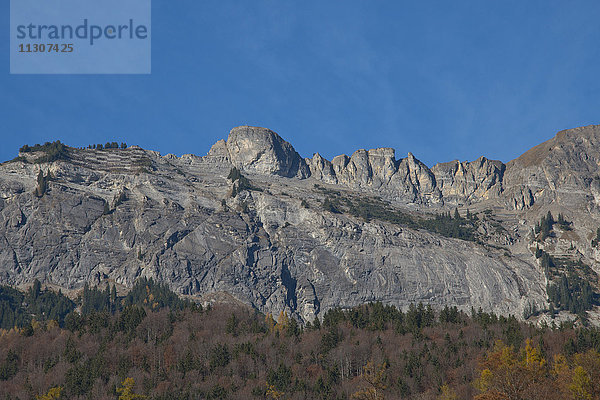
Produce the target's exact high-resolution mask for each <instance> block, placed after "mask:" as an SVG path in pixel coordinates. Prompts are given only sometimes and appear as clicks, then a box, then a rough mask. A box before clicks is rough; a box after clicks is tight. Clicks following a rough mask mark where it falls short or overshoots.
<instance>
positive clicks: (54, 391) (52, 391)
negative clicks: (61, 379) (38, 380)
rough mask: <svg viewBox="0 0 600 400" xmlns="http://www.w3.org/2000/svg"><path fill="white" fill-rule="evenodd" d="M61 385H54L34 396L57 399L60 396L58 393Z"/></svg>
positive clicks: (49, 399)
mask: <svg viewBox="0 0 600 400" xmlns="http://www.w3.org/2000/svg"><path fill="white" fill-rule="evenodd" d="M62 389H63V388H62V387H60V386H56V387H53V388H51V389H50V390H48V393H46V394H43V395H41V396H35V398H36V399H37V400H57V399H59V398H60V394H61V392H62Z"/></svg>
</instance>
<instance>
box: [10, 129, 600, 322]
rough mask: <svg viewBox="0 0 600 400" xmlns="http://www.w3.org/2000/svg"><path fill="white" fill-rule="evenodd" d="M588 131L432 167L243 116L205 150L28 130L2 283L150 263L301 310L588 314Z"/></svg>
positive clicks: (594, 285) (103, 273) (592, 254)
mask: <svg viewBox="0 0 600 400" xmlns="http://www.w3.org/2000/svg"><path fill="white" fill-rule="evenodd" d="M599 142H600V126H588V127H583V128H577V129H572V130H567V131H562V132H559V133H558V134H557V135H556V137H554V138H553V139H551V140H549V141H547V142H545V143H542V144H540V145H538V146H536V147H534V148H533V149H531V150H529V151H528V152H526V153H525V154H523V155H522V156H520V157H519V158H517V159H515V160H513V161H510V162H508V163H507V164H504V163H502V162H500V161H494V160H488V159H486V158H484V157H480V158H479V159H477V160H475V161H472V162H459V161H452V162H447V163H442V164H437V165H435V166H433V167H432V168H429V167H427V166H426V165H425V164H423V163H422V162H420V161H419V160H418V159H417V158H415V156H414V155H413V154H411V153H408V155H407V156H406V157H405V158H400V159H396V155H395V151H394V150H393V149H390V148H381V149H373V150H357V151H356V152H355V153H354V154H352V155H351V156H346V155H340V156H337V157H335V158H334V159H333V160H331V161H329V160H326V159H325V158H323V157H322V156H320V155H319V154H318V153H316V154H315V155H314V156H313V157H312V158H302V157H301V156H300V155H299V154H298V153H297V152H296V151H295V150H294V148H293V146H292V145H291V144H290V143H288V142H286V141H285V140H283V139H282V138H281V137H280V136H279V135H278V134H276V133H275V132H273V131H271V130H269V129H265V128H257V127H248V126H242V127H237V128H234V129H232V130H231V132H230V133H229V137H228V138H227V140H220V141H218V142H217V143H215V145H214V146H213V147H212V148H211V149H210V151H209V153H208V155H206V156H204V157H199V156H195V155H191V154H188V155H183V156H182V157H176V156H174V155H171V154H168V155H165V156H161V155H160V154H159V153H157V152H155V151H149V150H144V149H142V148H139V147H137V146H131V147H127V148H117V147H118V146H109V148H103V149H91V148H88V149H77V148H71V147H67V146H64V145H62V144H60V143H59V142H55V143H47V144H45V145H36V146H32V147H29V146H24V147H23V148H22V149H21V152H20V153H19V157H17V158H16V159H15V160H12V161H9V162H5V163H3V164H2V165H0V282H1V283H4V284H10V285H16V286H23V285H27V284H30V283H31V282H32V281H33V280H34V279H36V278H37V279H39V280H40V281H42V282H43V283H45V284H46V285H50V286H52V287H60V288H62V289H63V290H65V291H69V290H72V291H73V290H78V289H81V288H82V287H83V285H84V283H86V282H88V283H90V284H91V285H100V286H102V287H104V285H105V284H106V283H107V282H111V283H112V282H114V283H116V284H118V285H119V286H120V287H121V288H127V287H131V286H132V285H133V283H134V282H135V280H136V279H137V278H139V277H148V278H149V277H152V278H154V279H157V280H159V281H163V282H166V283H168V285H169V286H170V287H171V289H172V290H174V291H176V292H177V293H179V294H181V295H187V296H192V297H196V298H199V299H201V300H202V301H213V300H214V299H216V298H219V299H221V300H223V299H229V300H228V301H239V302H243V303H246V304H249V305H251V306H253V307H255V308H257V309H258V310H260V311H262V312H270V313H272V314H273V315H279V313H280V311H282V310H285V311H287V312H288V313H289V314H290V315H293V316H295V317H296V318H298V319H300V320H302V321H308V320H312V319H314V318H315V316H318V315H322V314H323V313H324V312H325V311H326V310H328V309H330V308H332V307H336V306H339V307H343V308H345V307H352V306H356V305H360V304H363V303H366V302H370V301H381V302H383V303H386V304H393V305H396V306H399V307H402V308H406V307H408V305H409V304H410V303H418V302H423V303H428V304H432V305H434V306H435V305H440V306H441V305H449V306H454V305H456V306H458V307H459V308H460V309H463V310H470V309H471V307H474V308H476V309H477V308H479V307H481V308H482V309H483V310H486V311H493V312H496V313H501V314H509V313H512V314H515V315H517V316H519V317H522V316H529V315H530V314H536V310H545V309H549V308H551V307H552V308H554V309H556V310H563V312H562V314H565V315H566V314H567V313H570V314H580V315H584V314H585V312H586V311H589V313H588V314H587V316H588V318H590V319H591V320H594V318H595V315H596V312H595V304H596V302H597V297H598V296H597V294H596V292H597V291H598V276H597V272H598V261H599V260H600V249H599V248H598V240H596V239H595V237H596V235H597V229H598V227H600V208H599V206H600V167H599V165H600V146H598V145H599ZM549 216H550V217H551V218H549ZM559 216H560V218H559ZM549 297H550V302H549V301H548V299H549Z"/></svg>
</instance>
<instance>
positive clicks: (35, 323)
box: [31, 319, 42, 332]
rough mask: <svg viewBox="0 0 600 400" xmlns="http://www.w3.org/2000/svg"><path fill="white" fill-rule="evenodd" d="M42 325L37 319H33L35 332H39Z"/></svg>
mask: <svg viewBox="0 0 600 400" xmlns="http://www.w3.org/2000/svg"><path fill="white" fill-rule="evenodd" d="M41 326H42V325H41V324H40V323H39V322H38V321H36V320H35V319H32V320H31V327H32V328H33V331H34V332H37V331H38V330H39V329H40V327H41Z"/></svg>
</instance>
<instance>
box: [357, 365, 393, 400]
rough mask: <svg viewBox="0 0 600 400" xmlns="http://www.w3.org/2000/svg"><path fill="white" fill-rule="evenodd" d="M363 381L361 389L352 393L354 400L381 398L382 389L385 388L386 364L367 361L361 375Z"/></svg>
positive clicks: (382, 395)
mask: <svg viewBox="0 0 600 400" xmlns="http://www.w3.org/2000/svg"><path fill="white" fill-rule="evenodd" d="M361 378H362V380H363V381H364V383H365V385H364V386H365V387H364V388H363V389H362V390H359V391H357V392H355V393H354V394H353V395H352V398H353V399H356V400H383V399H385V397H384V394H383V393H384V390H385V389H387V385H386V381H387V374H386V366H385V364H378V365H375V364H374V363H373V362H372V361H369V362H368V363H367V365H365V367H364V371H363V373H362V376H361Z"/></svg>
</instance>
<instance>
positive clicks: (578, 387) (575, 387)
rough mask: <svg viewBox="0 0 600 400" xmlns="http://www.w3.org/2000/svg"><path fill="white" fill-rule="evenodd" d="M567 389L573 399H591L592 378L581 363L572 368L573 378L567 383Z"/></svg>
mask: <svg viewBox="0 0 600 400" xmlns="http://www.w3.org/2000/svg"><path fill="white" fill-rule="evenodd" d="M569 391H570V392H571V394H572V395H573V399H575V400H592V394H591V391H592V380H591V379H590V375H589V374H588V373H587V371H586V370H585V369H584V368H583V367H582V366H581V365H579V366H577V367H575V369H574V370H573V380H572V382H571V384H570V385H569Z"/></svg>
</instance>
